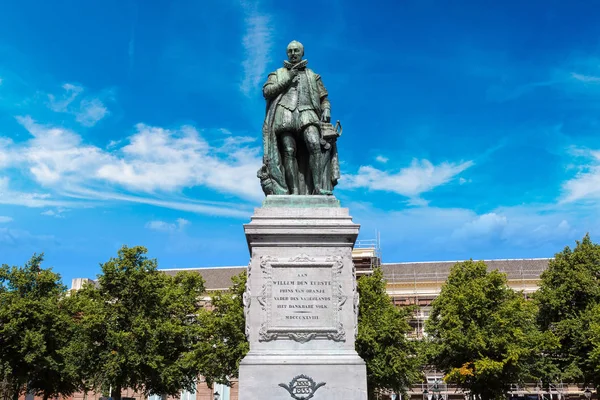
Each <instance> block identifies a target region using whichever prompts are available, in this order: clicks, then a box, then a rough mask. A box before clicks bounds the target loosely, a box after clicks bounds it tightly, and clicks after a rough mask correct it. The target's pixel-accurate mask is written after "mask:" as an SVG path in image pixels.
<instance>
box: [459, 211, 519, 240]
mask: <svg viewBox="0 0 600 400" xmlns="http://www.w3.org/2000/svg"><path fill="white" fill-rule="evenodd" d="M507 224H508V220H507V218H506V216H504V215H498V214H496V213H493V212H492V213H488V214H483V215H479V216H477V217H476V218H475V219H473V220H471V221H468V222H465V223H464V224H463V225H462V226H460V227H458V228H457V229H455V230H454V231H453V232H452V234H451V237H452V238H454V239H458V240H472V239H479V238H482V237H485V236H489V235H493V236H498V235H501V234H502V232H503V230H504V228H505V227H506V226H507Z"/></svg>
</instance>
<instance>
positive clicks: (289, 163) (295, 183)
mask: <svg viewBox="0 0 600 400" xmlns="http://www.w3.org/2000/svg"><path fill="white" fill-rule="evenodd" d="M283 168H285V180H286V182H287V184H288V189H289V191H290V194H300V181H299V179H298V161H297V160H296V157H292V156H284V157H283Z"/></svg>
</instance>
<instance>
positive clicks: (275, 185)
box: [258, 68, 340, 196]
mask: <svg viewBox="0 0 600 400" xmlns="http://www.w3.org/2000/svg"><path fill="white" fill-rule="evenodd" d="M284 73H287V71H285V68H280V69H278V70H277V71H275V72H274V74H276V78H277V81H278V82H279V81H282V80H283V79H284V78H283V76H282V75H283V74H284ZM306 73H307V77H308V82H309V91H310V99H311V103H312V105H313V107H314V111H315V112H316V114H317V116H318V117H319V120H320V119H321V116H322V109H321V99H320V97H319V91H318V88H317V75H316V74H315V73H314V72H313V71H312V70H310V69H308V68H307V69H306ZM282 97H283V93H281V94H279V95H278V96H277V97H275V98H274V99H272V100H267V110H266V115H265V120H264V123H263V129H262V137H263V149H264V153H263V165H262V167H261V169H259V170H258V177H259V178H260V181H261V186H262V188H263V191H264V193H265V195H267V196H268V195H270V194H278V195H285V194H290V193H289V189H288V186H287V183H286V181H285V170H284V168H283V163H282V160H281V152H280V142H279V140H278V137H277V135H276V134H275V129H274V128H273V126H274V122H275V110H276V109H277V106H278V105H279V102H280V100H281V98H282ZM317 128H318V129H319V131H321V126H320V125H318V126H317ZM335 142H336V140H335V138H334V139H328V140H327V141H322V144H324V143H329V146H323V145H322V146H321V153H320V156H321V163H320V164H321V166H322V169H323V172H322V174H321V176H322V180H323V182H321V188H322V189H324V190H326V191H332V190H333V187H334V186H335V185H336V184H337V182H338V180H339V178H340V166H339V161H338V154H337V146H336V143H335ZM325 147H329V148H325ZM308 157H309V155H308V150H307V149H306V144H305V142H304V139H303V137H302V134H301V133H298V137H297V138H296V159H297V161H298V176H299V183H300V187H299V192H300V194H301V195H308V194H315V193H313V191H314V184H313V179H312V174H311V173H310V168H309V165H308Z"/></svg>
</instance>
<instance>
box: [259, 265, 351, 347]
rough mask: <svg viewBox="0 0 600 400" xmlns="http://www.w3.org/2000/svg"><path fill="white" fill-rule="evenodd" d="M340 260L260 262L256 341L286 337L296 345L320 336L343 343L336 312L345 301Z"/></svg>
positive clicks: (340, 326) (343, 333)
mask: <svg viewBox="0 0 600 400" xmlns="http://www.w3.org/2000/svg"><path fill="white" fill-rule="evenodd" d="M342 267H343V263H342V259H341V258H340V257H329V258H327V259H325V260H323V261H315V259H313V258H309V257H307V256H305V255H299V256H297V257H294V258H292V259H290V260H286V261H279V260H277V259H274V258H271V257H264V258H263V259H262V260H261V269H262V271H263V274H264V277H265V284H264V285H263V287H262V290H261V293H260V295H259V297H258V301H259V303H260V304H261V307H262V310H263V312H262V315H263V320H262V323H261V329H260V331H259V340H261V341H269V340H274V339H277V338H279V337H288V338H290V339H293V340H296V341H298V342H306V341H308V340H311V339H314V338H317V337H323V338H327V339H331V340H336V341H344V340H345V338H346V336H345V331H344V327H343V325H342V323H341V322H340V319H339V312H340V311H341V308H342V306H343V305H344V303H345V302H346V296H345V294H344V293H343V290H342V286H341V283H340V281H339V276H340V274H341V270H342Z"/></svg>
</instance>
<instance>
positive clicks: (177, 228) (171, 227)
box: [146, 218, 190, 233]
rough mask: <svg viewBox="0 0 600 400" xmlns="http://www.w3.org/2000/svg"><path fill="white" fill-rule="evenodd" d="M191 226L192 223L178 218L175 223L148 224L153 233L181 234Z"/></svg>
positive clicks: (152, 222)
mask: <svg viewBox="0 0 600 400" xmlns="http://www.w3.org/2000/svg"><path fill="white" fill-rule="evenodd" d="M189 224H190V221H188V220H187V219H183V218H177V220H176V221H175V222H173V223H169V222H165V221H159V220H155V221H149V222H148V223H146V228H148V229H151V230H153V231H158V232H168V233H174V232H181V231H183V229H184V228H185V227H186V226H188V225H189Z"/></svg>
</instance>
